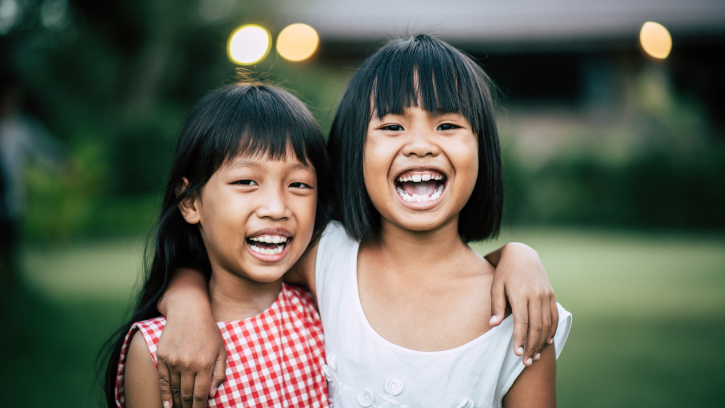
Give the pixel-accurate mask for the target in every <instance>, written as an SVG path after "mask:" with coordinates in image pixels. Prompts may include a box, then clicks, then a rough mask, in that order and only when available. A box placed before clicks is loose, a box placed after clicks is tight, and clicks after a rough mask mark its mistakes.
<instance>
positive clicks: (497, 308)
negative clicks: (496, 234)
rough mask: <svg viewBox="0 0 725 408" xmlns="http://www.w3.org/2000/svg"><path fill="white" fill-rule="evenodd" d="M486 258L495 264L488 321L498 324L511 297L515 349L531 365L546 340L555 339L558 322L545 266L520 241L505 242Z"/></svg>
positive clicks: (530, 249) (536, 255)
mask: <svg viewBox="0 0 725 408" xmlns="http://www.w3.org/2000/svg"><path fill="white" fill-rule="evenodd" d="M486 259H488V260H489V261H492V262H491V263H493V264H494V265H495V266H496V273H495V274H494V278H493V284H492V285H491V302H492V305H491V321H490V323H489V324H490V326H491V327H493V326H498V325H499V324H500V323H501V322H502V321H503V319H504V315H505V312H506V299H507V297H508V302H509V304H510V305H511V309H512V313H513V315H514V352H515V353H516V355H519V356H522V361H523V363H524V365H525V366H531V365H532V364H533V362H534V361H535V360H538V359H539V358H540V357H541V351H542V350H543V349H544V346H545V345H546V343H549V344H552V343H553V342H554V334H556V328H557V326H558V325H559V312H558V309H557V307H556V298H555V297H554V289H553V288H552V287H551V282H549V277H548V276H547V275H546V270H544V265H542V263H541V260H540V259H539V254H538V253H536V251H534V250H533V249H532V248H530V247H528V246H526V245H524V244H520V243H509V244H506V245H504V247H503V248H501V249H500V250H499V251H496V252H494V253H492V254H490V255H489V256H487V257H486ZM494 261H495V262H494ZM527 331H528V332H527Z"/></svg>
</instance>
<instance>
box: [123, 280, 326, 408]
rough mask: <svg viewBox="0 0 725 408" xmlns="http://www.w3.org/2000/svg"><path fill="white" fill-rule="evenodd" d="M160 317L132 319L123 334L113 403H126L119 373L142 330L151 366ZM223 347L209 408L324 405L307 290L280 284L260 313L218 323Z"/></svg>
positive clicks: (318, 342)
mask: <svg viewBox="0 0 725 408" xmlns="http://www.w3.org/2000/svg"><path fill="white" fill-rule="evenodd" d="M165 324H166V319H165V318H164V317H157V318H155V319H150V320H145V321H143V322H138V323H135V324H134V325H133V326H132V327H131V330H130V331H129V332H128V334H127V335H126V340H125V342H124V345H123V348H122V350H121V358H120V361H119V365H118V375H117V377H116V405H117V406H118V407H120V408H124V406H125V398H124V389H123V377H124V369H125V366H126V356H127V353H128V346H129V343H130V340H131V336H132V334H133V333H134V332H135V331H136V330H138V331H139V332H140V333H141V334H143V337H144V339H145V340H146V345H147V346H148V348H149V352H150V353H151V358H152V359H153V361H154V364H155V365H156V366H157V367H158V363H157V361H156V348H157V345H158V343H159V337H160V336H161V332H162V330H163V329H164V325H165ZM217 324H218V326H219V329H220V330H221V333H222V337H223V338H224V343H225V344H226V349H227V370H226V379H225V381H224V383H223V384H222V385H221V386H220V387H219V391H218V392H217V394H216V396H215V397H214V399H210V400H209V402H208V403H207V406H208V407H235V406H239V407H327V406H328V402H327V383H326V380H325V376H324V374H323V373H322V365H323V364H324V363H325V351H324V339H323V334H322V323H321V322H320V316H319V314H318V313H317V310H315V308H314V306H313V303H312V299H311V298H310V296H309V294H307V292H305V291H304V290H302V289H300V288H296V287H293V286H288V285H285V284H283V285H282V291H281V292H280V294H279V296H278V297H277V300H276V301H275V302H274V303H273V304H272V306H270V307H269V308H268V309H267V310H265V311H264V312H263V313H262V314H260V315H258V316H255V317H252V318H249V319H246V320H242V321H236V322H219V323H217Z"/></svg>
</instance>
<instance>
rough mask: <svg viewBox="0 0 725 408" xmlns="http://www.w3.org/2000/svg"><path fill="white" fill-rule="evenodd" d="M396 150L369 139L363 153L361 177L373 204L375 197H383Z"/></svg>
mask: <svg viewBox="0 0 725 408" xmlns="http://www.w3.org/2000/svg"><path fill="white" fill-rule="evenodd" d="M396 152H397V149H396V147H395V146H389V145H386V144H385V143H381V142H380V141H378V140H376V138H373V137H369V138H368V140H367V141H366V143H365V151H364V153H363V177H364V180H365V188H366V189H367V191H368V195H370V198H371V200H373V204H375V198H376V196H379V195H383V194H384V191H385V190H386V186H387V184H388V171H389V170H390V166H391V165H392V163H393V159H394V158H395V153H396Z"/></svg>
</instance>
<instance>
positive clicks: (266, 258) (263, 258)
mask: <svg viewBox="0 0 725 408" xmlns="http://www.w3.org/2000/svg"><path fill="white" fill-rule="evenodd" d="M260 235H278V236H281V237H287V243H286V244H285V246H284V249H283V250H282V252H280V253H278V254H272V255H270V254H260V253H259V252H254V251H252V248H251V247H250V246H249V242H247V238H251V237H256V236H260ZM293 240H294V238H293V237H292V233H291V232H289V231H287V230H286V229H284V228H274V227H268V228H262V229H260V230H257V231H255V232H253V233H252V234H249V235H248V236H247V237H246V238H245V239H244V243H245V246H246V247H247V251H248V252H249V253H250V254H251V255H252V257H254V258H255V259H257V260H258V261H260V262H264V263H276V262H279V261H281V260H283V259H284V258H285V257H286V256H287V253H289V248H290V244H291V243H292V241H293Z"/></svg>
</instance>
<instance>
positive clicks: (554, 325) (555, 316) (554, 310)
mask: <svg viewBox="0 0 725 408" xmlns="http://www.w3.org/2000/svg"><path fill="white" fill-rule="evenodd" d="M549 305H550V306H549V307H550V309H551V329H550V330H549V337H548V340H547V341H548V343H549V344H554V335H556V329H558V328H559V308H558V307H557V306H556V298H555V297H554V295H553V294H552V295H551V297H550V298H549Z"/></svg>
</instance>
